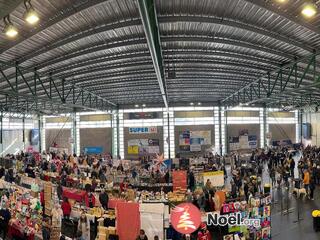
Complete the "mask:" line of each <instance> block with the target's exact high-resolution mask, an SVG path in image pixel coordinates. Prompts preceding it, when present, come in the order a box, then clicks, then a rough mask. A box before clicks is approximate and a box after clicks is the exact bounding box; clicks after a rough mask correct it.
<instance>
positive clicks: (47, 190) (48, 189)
mask: <svg viewBox="0 0 320 240" xmlns="http://www.w3.org/2000/svg"><path fill="white" fill-rule="evenodd" d="M44 202H45V203H44V206H45V214H46V215H47V216H50V215H51V211H52V183H50V182H46V183H45V184H44Z"/></svg>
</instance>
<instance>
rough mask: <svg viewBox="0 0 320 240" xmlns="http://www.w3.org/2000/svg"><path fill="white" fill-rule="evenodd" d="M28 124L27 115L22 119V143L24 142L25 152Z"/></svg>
mask: <svg viewBox="0 0 320 240" xmlns="http://www.w3.org/2000/svg"><path fill="white" fill-rule="evenodd" d="M25 130H26V124H25V115H24V114H23V117H22V142H23V151H25V149H26V136H25Z"/></svg>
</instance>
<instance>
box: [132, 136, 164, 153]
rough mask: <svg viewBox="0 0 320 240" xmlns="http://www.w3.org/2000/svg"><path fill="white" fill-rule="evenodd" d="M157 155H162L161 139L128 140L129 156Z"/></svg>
mask: <svg viewBox="0 0 320 240" xmlns="http://www.w3.org/2000/svg"><path fill="white" fill-rule="evenodd" d="M156 153H160V147H159V139H130V140H128V154H134V155H138V154H139V155H140V156H146V155H149V154H156Z"/></svg>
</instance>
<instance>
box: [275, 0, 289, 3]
mask: <svg viewBox="0 0 320 240" xmlns="http://www.w3.org/2000/svg"><path fill="white" fill-rule="evenodd" d="M276 2H278V3H281V4H284V3H286V2H288V0H276Z"/></svg>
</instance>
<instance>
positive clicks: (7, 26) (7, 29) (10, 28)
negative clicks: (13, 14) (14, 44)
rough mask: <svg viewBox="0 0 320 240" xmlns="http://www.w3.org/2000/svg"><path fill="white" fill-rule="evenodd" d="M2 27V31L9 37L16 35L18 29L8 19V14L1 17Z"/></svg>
mask: <svg viewBox="0 0 320 240" xmlns="http://www.w3.org/2000/svg"><path fill="white" fill-rule="evenodd" d="M3 22H4V29H3V32H4V33H5V34H6V36H7V37H9V38H14V37H16V36H17V35H18V29H17V28H16V27H15V26H14V25H13V24H12V22H11V21H10V15H7V16H5V17H4V18H3Z"/></svg>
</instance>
